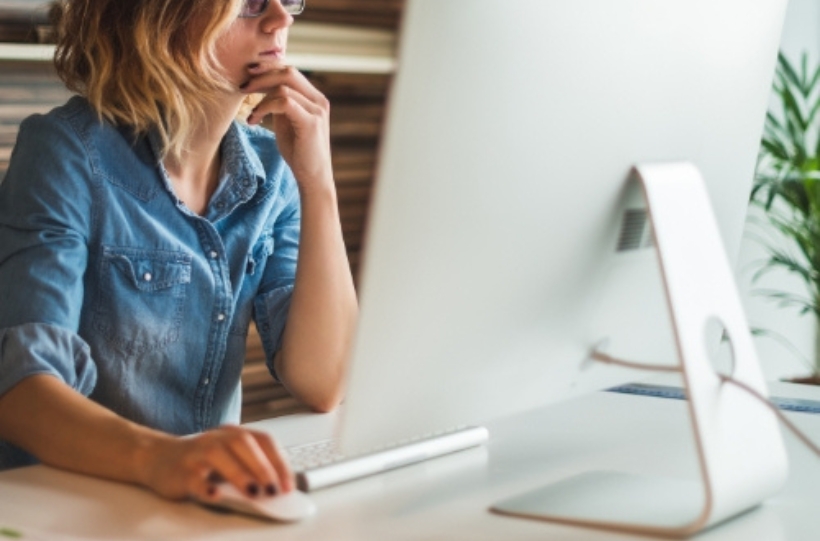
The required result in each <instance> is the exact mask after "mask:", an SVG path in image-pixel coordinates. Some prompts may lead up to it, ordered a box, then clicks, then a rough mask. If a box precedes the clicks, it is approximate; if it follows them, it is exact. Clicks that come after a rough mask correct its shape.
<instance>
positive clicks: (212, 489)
mask: <svg viewBox="0 0 820 541" xmlns="http://www.w3.org/2000/svg"><path fill="white" fill-rule="evenodd" d="M214 494H216V487H215V486H213V485H208V496H213V495H214Z"/></svg>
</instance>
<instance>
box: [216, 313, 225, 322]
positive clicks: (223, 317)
mask: <svg viewBox="0 0 820 541" xmlns="http://www.w3.org/2000/svg"><path fill="white" fill-rule="evenodd" d="M216 319H217V321H225V314H219V315H218V316H216Z"/></svg>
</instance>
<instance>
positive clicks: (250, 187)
mask: <svg viewBox="0 0 820 541" xmlns="http://www.w3.org/2000/svg"><path fill="white" fill-rule="evenodd" d="M147 139H148V143H149V145H150V148H151V150H152V152H153V154H154V158H155V159H156V160H157V162H158V168H159V171H160V176H161V177H162V183H163V185H164V187H165V189H166V190H167V191H168V193H170V194H171V195H172V196H173V197H174V198H176V194H175V192H174V189H173V187H172V186H171V181H170V178H169V176H168V172H167V171H166V169H165V166H164V165H163V164H162V161H161V160H159V155H160V148H161V144H162V143H161V140H160V136H159V135H158V134H157V132H156V130H151V131H150V132H148V137H147ZM220 152H221V153H222V164H221V166H220V170H219V184H218V187H217V189H216V191H215V192H214V194H213V196H212V197H211V202H210V205H209V208H208V212H207V214H206V218H208V219H209V220H211V221H212V222H216V221H218V220H219V219H221V218H223V217H225V216H227V215H228V214H230V213H231V212H232V211H233V210H234V209H235V208H236V207H237V206H238V205H241V204H242V203H246V202H247V201H250V200H251V198H253V196H254V195H255V194H256V191H257V190H258V189H259V188H261V187H262V185H263V184H264V183H265V181H266V180H267V175H266V173H265V168H264V166H263V165H262V162H261V161H260V159H259V156H258V155H257V153H256V152H253V151H252V147H251V144H250V141H248V138H247V135H246V134H245V133H244V132H243V131H242V130H240V129H239V126H238V125H237V122H236V121H234V122H233V123H231V126H230V127H229V129H228V132H227V133H226V134H225V137H224V138H223V140H222V145H221V147H220ZM177 206H178V208H180V210H182V211H183V212H185V213H188V214H192V213H191V211H190V210H189V209H188V208H187V207H185V206H184V205H183V204H182V202H181V201H179V200H178V199H177Z"/></svg>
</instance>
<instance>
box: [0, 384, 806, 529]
mask: <svg viewBox="0 0 820 541" xmlns="http://www.w3.org/2000/svg"><path fill="white" fill-rule="evenodd" d="M772 394H775V395H779V396H791V397H801V398H812V399H817V400H820V388H817V389H814V388H807V387H803V386H794V385H787V384H775V385H773V386H772ZM685 406H686V405H685V403H684V402H683V401H680V400H667V399H662V398H652V397H641V396H631V395H622V394H615V393H606V392H601V393H595V394H593V395H589V396H585V397H581V398H578V399H574V400H572V401H569V402H565V403H560V404H555V405H552V406H550V407H546V408H543V409H539V410H535V411H532V412H529V413H527V414H524V415H519V416H515V417H510V418H506V419H501V420H498V421H495V422H492V423H489V424H488V425H487V426H488V428H489V430H490V442H489V444H488V445H487V446H486V447H483V448H477V449H471V450H469V451H465V452H462V453H458V454H456V455H451V456H447V457H442V458H439V459H436V460H432V461H428V462H425V463H422V464H417V465H415V466H410V467H407V468H403V469H401V470H396V471H393V472H390V473H388V474H384V475H380V476H375V477H370V478H367V479H363V480H360V481H357V482H353V483H349V484H347V485H343V486H339V487H335V488H330V489H326V490H322V491H319V492H316V493H314V494H313V498H314V500H315V502H316V504H317V505H318V508H319V513H318V515H317V516H316V517H313V518H312V519H309V520H307V521H306V522H302V523H299V524H294V525H281V524H272V523H266V522H262V521H259V520H255V519H249V518H244V517H241V516H237V515H221V514H217V513H214V512H211V511H208V510H205V509H203V508H201V507H199V506H197V505H194V504H191V503H174V502H167V501H163V500H161V499H160V498H158V497H155V496H153V495H152V494H151V493H149V492H147V491H145V490H142V489H140V488H136V487H131V486H125V485H120V484H117V483H111V482H107V481H101V480H97V479H92V478H87V477H83V476H78V475H74V474H69V473H65V472H61V471H57V470H54V469H51V468H47V467H44V466H34V467H30V468H22V469H18V470H12V471H7V472H4V473H0V524H7V525H10V526H17V527H20V528H30V529H31V530H33V531H35V532H42V534H44V536H45V538H48V537H47V536H49V535H52V534H54V535H55V538H56V539H78V538H79V539H99V540H107V541H114V540H121V539H122V540H124V539H152V540H188V539H207V540H225V539H241V540H247V541H252V540H257V539H258V540H262V539H265V540H268V539H277V540H307V539H316V540H331V539H332V540H336V541H354V540H356V541H362V540H369V539H373V540H379V541H388V540H390V541H401V540H425V541H430V540H447V541H452V540H470V541H476V540H494V541H496V540H514V539H526V540H530V539H531V540H535V539H538V540H544V539H561V540H565V541H568V540H582V539H583V540H591V541H595V540H604V539H607V540H609V539H619V540H620V539H624V540H625V539H641V540H646V539H647V538H646V537H635V536H629V535H622V534H614V533H609V532H602V531H595V530H589V529H582V528H574V527H568V526H560V525H555V524H550V523H546V522H539V521H530V520H523V519H516V518H509V517H503V516H499V515H494V514H491V513H490V512H488V511H487V508H488V507H489V506H490V505H491V504H492V503H494V502H496V501H498V500H500V499H503V498H507V497H509V496H512V495H516V494H519V493H521V492H523V491H526V490H529V489H532V488H535V487H538V486H541V485H543V484H545V483H548V482H551V481H555V480H558V479H560V478H563V477H566V476H569V475H572V474H576V473H579V472H582V471H587V470H591V469H614V470H620V471H627V472H642V473H648V474H658V475H670V476H696V475H698V470H697V464H696V463H695V454H694V445H693V443H692V439H691V435H690V429H689V421H688V417H687V414H686V409H685ZM789 416H790V418H792V419H793V420H794V421H795V422H796V423H797V424H798V426H800V427H801V428H802V429H803V430H806V431H807V432H808V434H809V435H810V436H811V437H812V438H813V439H814V440H815V441H820V415H810V414H800V413H791V414H789ZM333 419H334V416H333V414H329V415H310V414H300V415H296V416H292V417H285V418H279V419H273V420H268V421H262V422H259V423H255V426H256V427H259V428H262V429H264V430H268V431H270V432H271V433H273V434H274V435H275V436H276V437H277V438H278V439H279V440H280V441H281V442H282V443H284V444H286V445H292V444H297V443H303V442H307V441H311V440H314V439H317V438H319V437H323V436H327V435H328V434H329V432H330V431H331V428H332V425H333ZM784 437H785V440H786V445H787V448H788V452H789V459H790V464H791V474H790V476H789V481H788V484H787V486H786V487H785V489H784V490H783V491H782V492H781V494H779V495H778V496H777V497H775V498H773V499H771V500H769V501H767V502H766V503H765V504H764V505H763V506H761V507H760V508H758V509H756V510H754V511H752V512H750V513H747V514H746V515H743V516H742V517H739V518H737V519H735V520H733V521H731V522H730V523H727V524H724V525H723V526H720V527H718V528H716V529H713V530H711V531H708V532H706V533H704V534H702V535H700V536H698V537H697V539H698V540H699V541H700V540H710V541H711V540H721V541H727V540H733V541H734V540H736V541H750V540H754V541H758V540H765V541H768V540H772V541H776V540H777V541H779V540H784V541H785V540H788V541H797V540H806V541H808V540H812V541H815V540H816V539H818V538H820V519H818V518H817V516H818V515H817V511H818V509H820V460H818V459H817V458H815V457H814V455H812V454H811V453H810V451H809V450H808V449H806V448H804V447H802V445H801V444H800V443H799V442H798V441H797V440H796V438H794V437H792V436H791V435H790V434H785V436H784Z"/></svg>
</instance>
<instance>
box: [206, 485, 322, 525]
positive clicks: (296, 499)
mask: <svg viewBox="0 0 820 541" xmlns="http://www.w3.org/2000/svg"><path fill="white" fill-rule="evenodd" d="M202 503H204V504H205V505H208V506H211V507H217V508H221V509H229V510H231V511H236V512H239V513H243V514H246V515H251V516H255V517H261V518H266V519H270V520H275V521H277V522H298V521H300V520H303V519H306V518H308V517H310V516H313V515H315V514H316V504H315V503H313V500H311V499H310V497H308V495H307V494H305V493H304V492H300V491H298V490H292V491H290V492H288V493H286V494H277V495H275V496H260V497H256V498H252V497H250V496H248V495H247V494H245V493H244V492H242V491H240V490H239V489H238V488H236V487H235V486H233V485H232V484H230V483H219V484H218V485H217V486H216V494H215V498H214V499H212V500H209V501H206V502H202Z"/></svg>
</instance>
